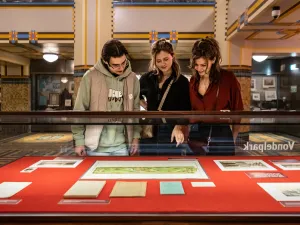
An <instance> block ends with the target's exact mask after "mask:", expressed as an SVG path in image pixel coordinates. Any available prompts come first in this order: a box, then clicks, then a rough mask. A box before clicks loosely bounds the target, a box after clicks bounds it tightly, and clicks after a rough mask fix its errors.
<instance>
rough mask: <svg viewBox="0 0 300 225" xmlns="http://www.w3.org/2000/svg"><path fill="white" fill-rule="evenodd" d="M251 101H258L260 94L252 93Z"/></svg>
mask: <svg viewBox="0 0 300 225" xmlns="http://www.w3.org/2000/svg"><path fill="white" fill-rule="evenodd" d="M252 99H253V101H260V93H253V94H252Z"/></svg>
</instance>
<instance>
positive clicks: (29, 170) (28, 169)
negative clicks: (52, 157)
mask: <svg viewBox="0 0 300 225" xmlns="http://www.w3.org/2000/svg"><path fill="white" fill-rule="evenodd" d="M37 168H38V167H28V168H26V169H24V170H22V171H21V172H20V173H31V172H33V171H35V170H36V169H37Z"/></svg>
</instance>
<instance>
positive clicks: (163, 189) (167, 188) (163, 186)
mask: <svg viewBox="0 0 300 225" xmlns="http://www.w3.org/2000/svg"><path fill="white" fill-rule="evenodd" d="M160 194H161V195H184V194H185V193H184V190H183V187H182V183H181V182H180V181H171V182H169V181H168V182H163V181H162V182H160Z"/></svg>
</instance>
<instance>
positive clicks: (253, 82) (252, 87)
mask: <svg viewBox="0 0 300 225" xmlns="http://www.w3.org/2000/svg"><path fill="white" fill-rule="evenodd" d="M251 91H256V79H254V78H252V79H251Z"/></svg>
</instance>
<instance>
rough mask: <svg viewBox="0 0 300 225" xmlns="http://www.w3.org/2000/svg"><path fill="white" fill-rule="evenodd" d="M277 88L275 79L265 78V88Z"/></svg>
mask: <svg viewBox="0 0 300 225" xmlns="http://www.w3.org/2000/svg"><path fill="white" fill-rule="evenodd" d="M272 87H275V77H264V78H263V88H272Z"/></svg>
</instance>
